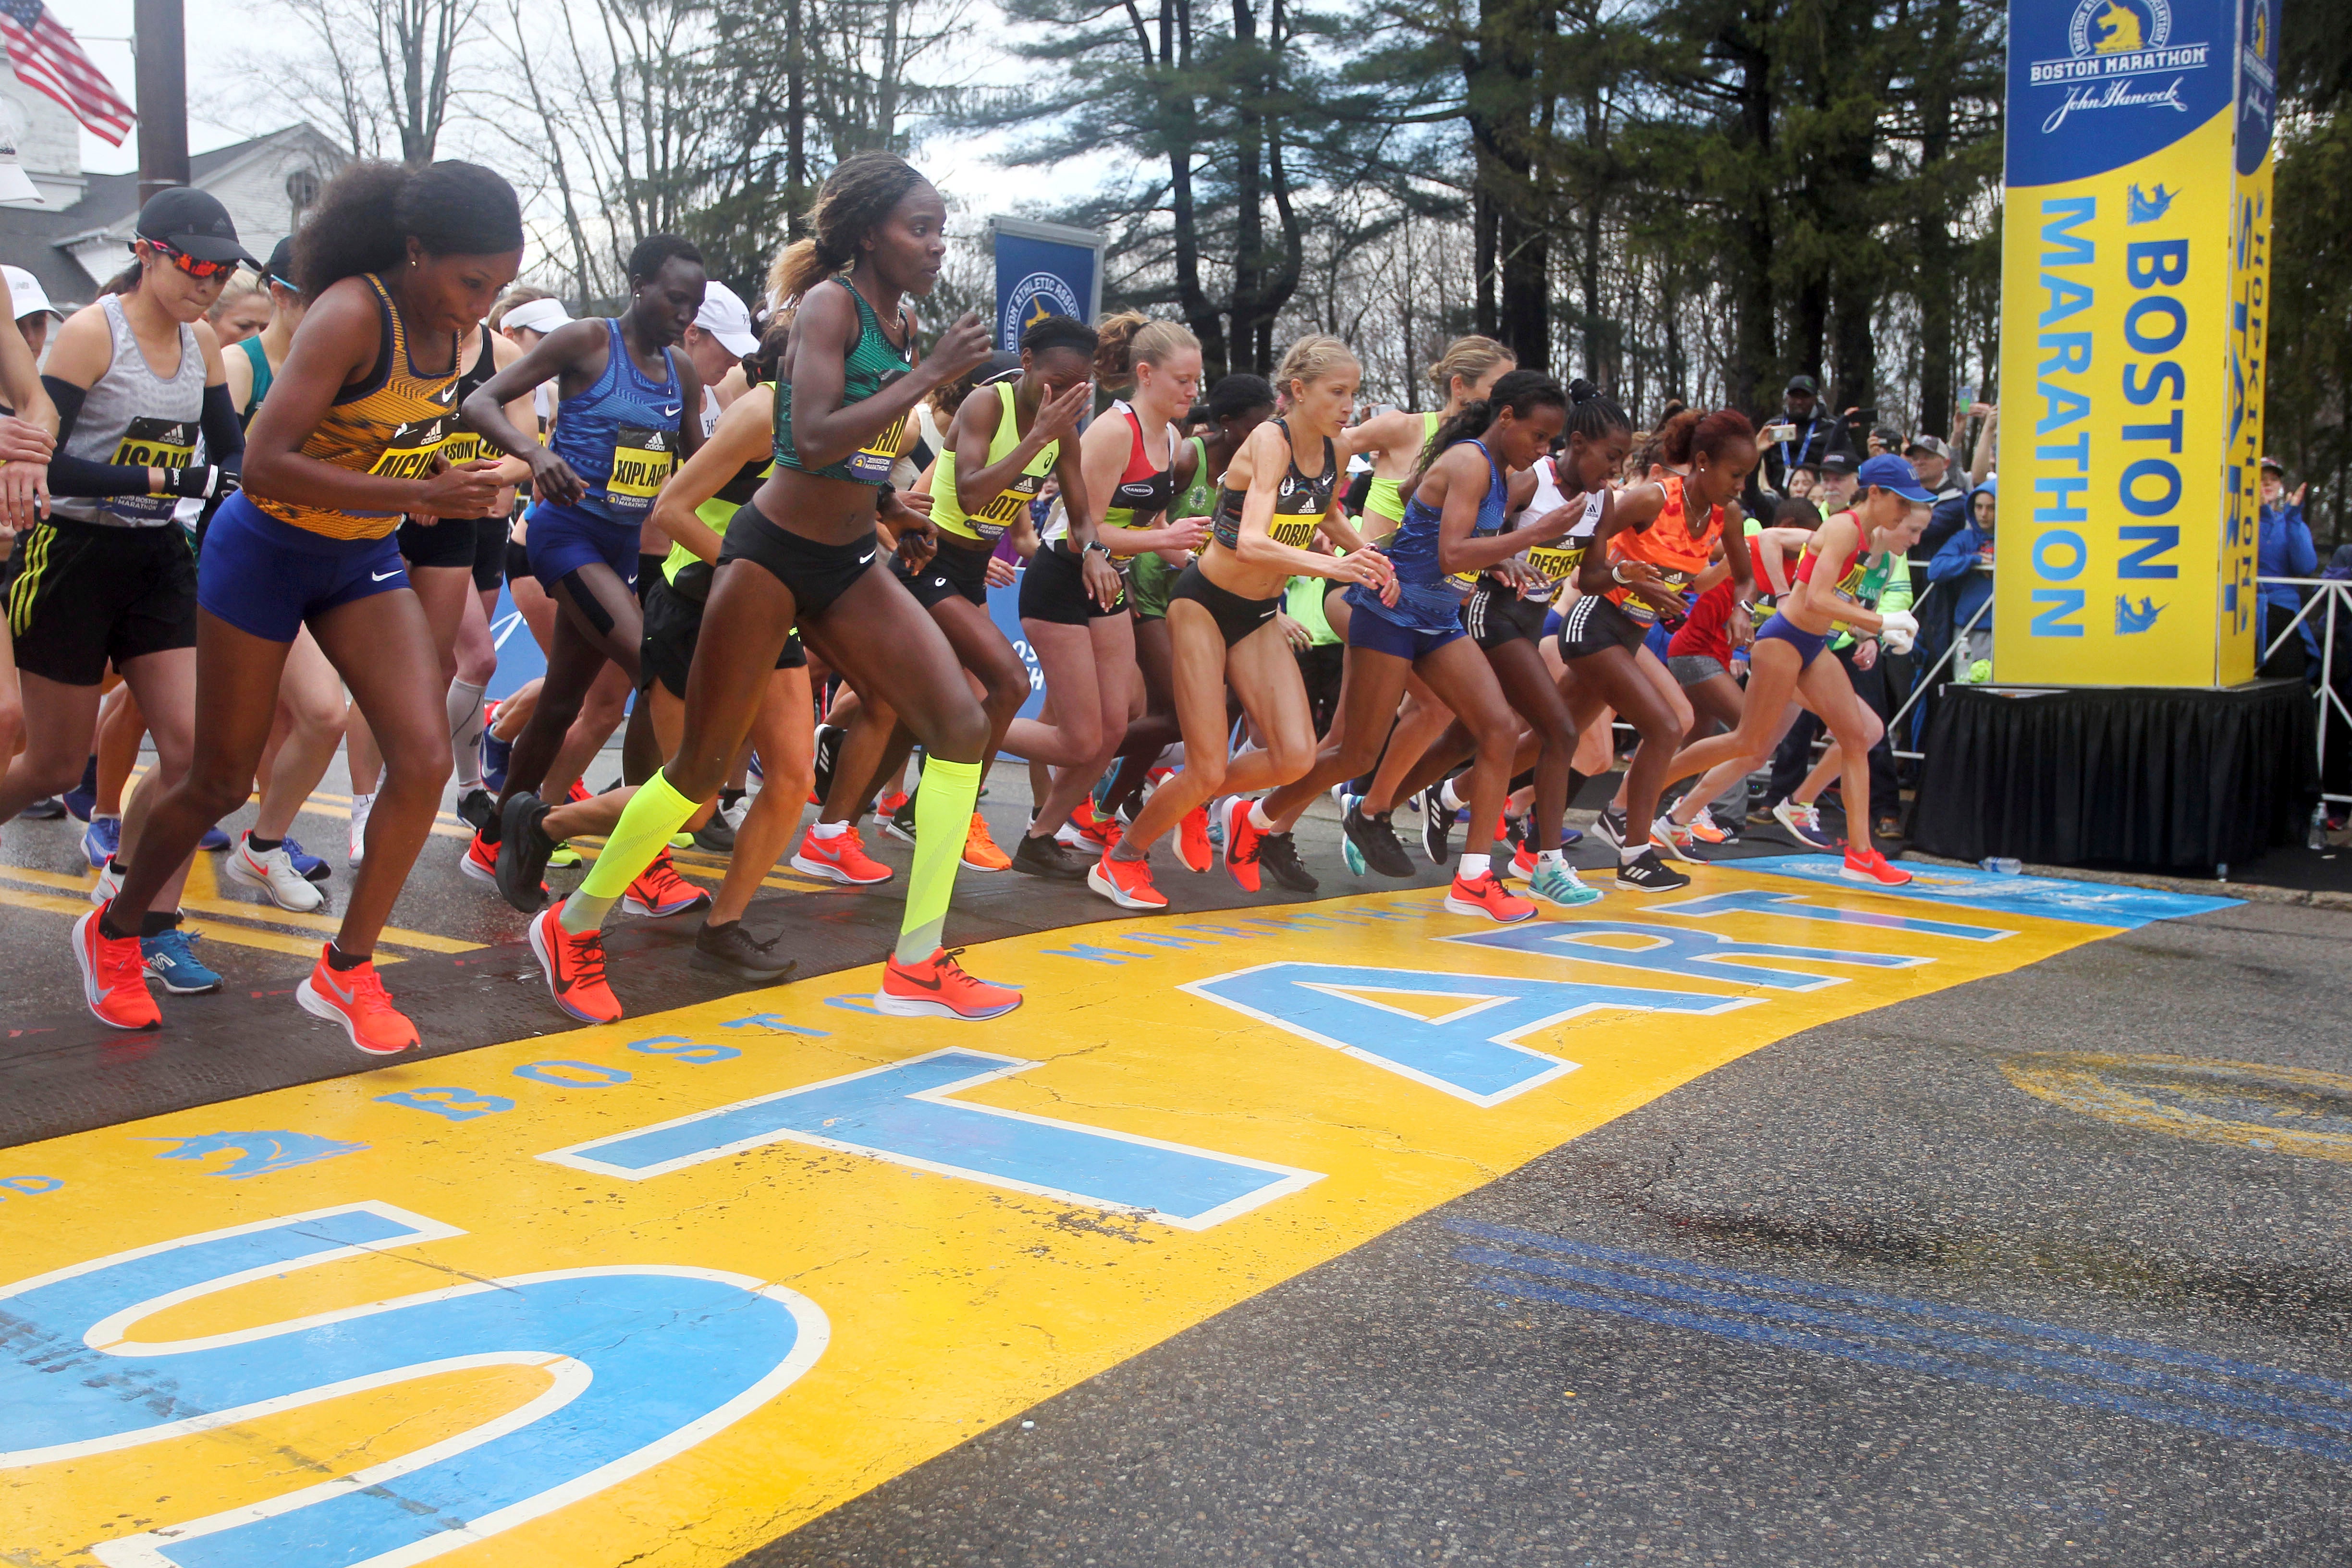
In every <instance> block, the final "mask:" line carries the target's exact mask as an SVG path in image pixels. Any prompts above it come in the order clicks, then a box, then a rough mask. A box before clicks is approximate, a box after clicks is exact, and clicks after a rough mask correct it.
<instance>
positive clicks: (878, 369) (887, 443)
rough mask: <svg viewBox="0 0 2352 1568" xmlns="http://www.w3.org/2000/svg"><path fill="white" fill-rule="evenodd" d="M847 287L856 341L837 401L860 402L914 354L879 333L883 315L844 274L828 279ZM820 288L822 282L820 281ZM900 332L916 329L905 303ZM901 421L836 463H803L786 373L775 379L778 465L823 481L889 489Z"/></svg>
mask: <svg viewBox="0 0 2352 1568" xmlns="http://www.w3.org/2000/svg"><path fill="white" fill-rule="evenodd" d="M827 281H828V282H832V283H836V284H839V285H840V286H841V287H842V288H844V289H848V290H849V297H850V298H851V299H852V300H856V302H857V341H856V342H854V343H852V344H851V345H850V346H849V353H848V354H847V355H846V356H845V358H844V359H843V360H842V362H841V405H842V406H843V407H844V408H846V407H848V406H849V405H851V404H853V403H863V402H865V401H866V399H867V398H869V397H871V396H873V395H875V394H876V393H877V392H879V391H881V390H882V389H883V388H884V387H885V386H887V385H888V384H890V383H892V382H894V381H896V380H898V377H900V376H902V375H904V374H907V373H908V371H909V370H912V369H913V368H914V365H915V362H914V358H913V356H912V355H910V354H909V353H908V352H907V351H906V350H904V349H901V348H899V347H898V344H896V343H894V342H891V341H890V340H889V338H888V337H887V336H886V335H885V334H884V332H883V331H882V318H880V317H879V316H877V315H876V314H875V313H874V307H873V306H871V305H869V304H867V303H866V296H865V295H863V294H861V293H859V292H858V291H857V290H856V289H852V288H850V285H849V280H848V279H845V278H834V279H827ZM818 287H819V288H822V287H824V285H823V284H819V285H818ZM898 332H899V335H900V336H901V337H904V338H906V339H907V340H908V342H913V338H914V333H913V329H912V325H911V323H909V322H908V320H907V310H906V307H905V306H903V305H902V306H900V307H899V309H898ZM899 425H900V421H898V420H892V421H891V422H889V423H888V424H887V425H885V426H883V427H882V428H881V429H879V430H877V431H876V432H875V433H874V436H873V437H872V438H871V439H870V440H869V441H868V442H867V443H866V445H865V446H863V447H859V448H858V449H857V450H856V451H855V452H852V453H851V454H850V455H849V456H848V457H846V458H843V459H841V461H839V462H837V463H827V464H825V465H824V467H823V468H810V467H808V466H807V465H806V464H804V463H803V462H802V461H801V455H800V449H799V448H798V447H794V446H793V383H792V378H791V377H790V376H781V377H779V378H778V379H777V381H776V467H778V468H792V469H794V470H796V471H798V472H800V473H803V474H810V475H814V477H816V478H818V479H847V480H848V481H849V482H850V483H852V484H857V485H873V486H875V487H876V488H877V489H888V488H889V485H890V468H891V465H892V464H893V463H895V462H897V461H898V428H899Z"/></svg>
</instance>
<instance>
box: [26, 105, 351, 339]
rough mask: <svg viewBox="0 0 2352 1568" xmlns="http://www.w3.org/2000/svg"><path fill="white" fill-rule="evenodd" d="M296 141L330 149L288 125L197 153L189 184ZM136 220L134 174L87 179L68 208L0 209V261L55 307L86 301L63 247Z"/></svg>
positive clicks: (86, 287) (304, 128)
mask: <svg viewBox="0 0 2352 1568" xmlns="http://www.w3.org/2000/svg"><path fill="white" fill-rule="evenodd" d="M299 141H310V142H318V143H320V145H321V146H322V147H324V148H326V149H327V150H328V151H330V152H331V151H332V148H331V144H329V143H328V142H327V141H326V138H325V137H323V136H321V135H320V133H319V132H318V131H317V130H316V129H315V128H313V127H312V126H310V125H308V124H295V125H289V126H287V127H286V128H284V129H283V130H279V131H273V132H270V133H269V134H268V135H267V136H257V137H255V138H253V139H252V140H251V141H249V142H234V143H232V144H230V145H229V146H226V147H216V148H215V149H213V150H212V151H211V152H209V153H196V154H195V155H194V157H192V158H190V159H189V160H188V164H189V179H190V182H191V183H192V184H194V185H196V186H198V187H199V188H202V187H205V186H207V185H210V184H213V183H215V181H218V180H220V179H223V178H225V177H226V176H227V175H228V174H230V173H232V172H233V171H234V170H235V169H236V167H237V166H238V165H239V164H241V163H244V162H246V161H247V159H249V158H252V157H254V156H256V155H257V154H258V153H265V152H268V151H271V150H274V149H277V148H279V147H282V146H284V145H285V144H286V143H288V142H299ZM137 216H139V176H138V175H137V174H90V175H87V176H85V177H84V180H83V184H82V195H81V199H80V200H79V201H78V202H75V203H74V204H73V205H71V206H64V207H33V206H5V207H0V261H5V262H9V263H11V264H12V265H15V266H17V267H21V268H24V269H25V270H26V271H27V272H30V273H31V274H32V275H33V276H34V277H36V278H37V279H40V280H41V287H42V288H43V289H46V290H47V293H48V296H49V298H50V299H52V300H56V301H57V302H58V304H59V305H60V306H64V305H66V304H67V303H68V302H69V301H86V300H89V298H90V297H91V295H92V294H93V292H94V290H93V289H92V288H91V286H90V279H89V274H88V273H87V272H85V271H84V270H83V268H82V266H81V264H80V263H79V262H78V261H77V260H75V259H74V258H73V256H72V255H71V254H70V253H69V251H68V248H67V247H68V246H71V245H75V244H79V243H82V242H85V241H88V240H90V239H93V238H97V237H101V236H104V235H106V234H108V233H110V232H114V231H118V230H119V231H121V232H123V233H125V234H127V233H128V231H129V229H130V226H131V220H132V219H134V218H136V217H137ZM247 248H248V249H250V248H251V247H250V246H248V247H247ZM125 260H126V261H127V260H128V258H127V257H126V258H125Z"/></svg>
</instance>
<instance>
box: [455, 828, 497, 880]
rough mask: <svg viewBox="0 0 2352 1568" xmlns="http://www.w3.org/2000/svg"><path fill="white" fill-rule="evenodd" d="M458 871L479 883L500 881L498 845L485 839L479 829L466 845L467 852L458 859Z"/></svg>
mask: <svg viewBox="0 0 2352 1568" xmlns="http://www.w3.org/2000/svg"><path fill="white" fill-rule="evenodd" d="M457 869H459V870H460V871H463V872H464V873H466V875H467V876H468V877H471V878H472V879H474V880H476V881H477V882H496V881H497V880H498V879H499V847H498V845H497V844H496V843H495V842H494V841H493V840H490V839H488V838H485V837H482V834H481V830H480V829H479V828H477V829H475V831H474V837H472V838H471V839H470V840H468V841H467V845H466V852H465V853H464V854H463V855H460V856H459V857H458V858H457Z"/></svg>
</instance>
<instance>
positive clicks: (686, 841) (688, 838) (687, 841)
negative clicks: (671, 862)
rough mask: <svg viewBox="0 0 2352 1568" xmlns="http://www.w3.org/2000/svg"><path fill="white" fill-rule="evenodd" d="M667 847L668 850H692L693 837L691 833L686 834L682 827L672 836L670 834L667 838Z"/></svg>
mask: <svg viewBox="0 0 2352 1568" xmlns="http://www.w3.org/2000/svg"><path fill="white" fill-rule="evenodd" d="M669 847H670V848H672V849H691V848H693V847H694V835H693V834H691V833H688V831H687V830H686V829H684V828H683V827H681V828H679V829H678V830H677V832H676V833H673V834H671V835H670V836H669Z"/></svg>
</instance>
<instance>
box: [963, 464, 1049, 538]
mask: <svg viewBox="0 0 2352 1568" xmlns="http://www.w3.org/2000/svg"><path fill="white" fill-rule="evenodd" d="M1044 488H1045V477H1044V476H1043V475H1041V474H1023V475H1022V476H1021V477H1020V478H1019V479H1014V480H1013V483H1012V484H1010V485H1008V486H1006V487H1005V488H1004V489H1003V490H1001V491H999V492H998V494H997V497H996V499H995V500H992V501H990V502H989V503H988V504H987V505H986V506H984V507H982V508H981V509H980V510H978V511H977V512H974V513H972V514H971V516H970V518H969V519H968V521H970V522H971V531H973V532H974V533H976V534H978V535H980V537H981V538H982V539H1002V538H1003V537H1004V531H1005V530H1006V529H1008V528H1011V527H1012V526H1013V524H1014V523H1016V522H1018V521H1021V519H1022V518H1023V517H1024V515H1025V514H1026V513H1027V512H1028V510H1029V504H1030V502H1032V501H1034V500H1036V499H1037V492H1038V491H1039V490H1040V489H1044Z"/></svg>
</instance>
